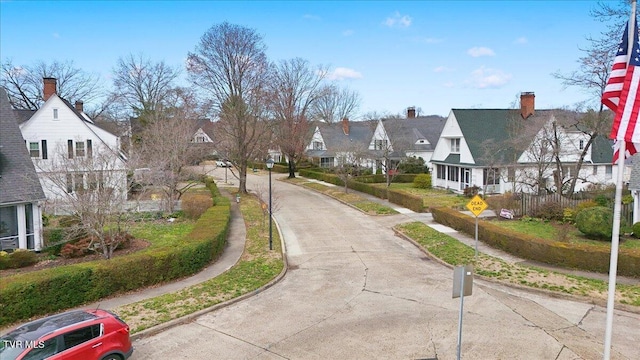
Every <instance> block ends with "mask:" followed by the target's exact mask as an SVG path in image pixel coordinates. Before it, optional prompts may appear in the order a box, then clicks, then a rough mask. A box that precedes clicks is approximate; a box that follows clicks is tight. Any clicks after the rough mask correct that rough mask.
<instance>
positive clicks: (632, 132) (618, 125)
mask: <svg viewBox="0 0 640 360" xmlns="http://www.w3.org/2000/svg"><path fill="white" fill-rule="evenodd" d="M627 31H628V30H625V35H624V36H623V40H622V43H625V39H628V37H627V36H626V35H627ZM633 34H634V36H633V39H632V42H633V48H632V50H631V54H630V56H629V64H628V65H627V66H626V70H625V75H624V82H623V83H622V89H621V91H620V92H619V97H618V98H616V96H615V95H614V94H615V91H613V89H615V88H614V87H613V83H612V87H611V89H612V91H611V92H610V94H611V95H612V96H610V97H608V98H607V99H606V101H611V104H614V107H611V106H610V105H609V104H607V103H605V98H604V95H603V98H602V103H603V104H605V105H607V106H608V107H609V108H611V109H612V110H613V111H615V113H616V115H615V118H614V120H613V127H612V128H611V134H610V135H609V137H610V138H612V139H614V140H615V142H616V148H619V144H620V143H619V142H620V141H625V142H626V145H625V147H626V151H625V154H624V158H627V157H629V156H631V155H633V154H635V153H636V152H637V150H638V149H640V126H636V125H637V123H638V113H639V111H640V41H639V39H638V38H639V36H638V24H637V22H636V24H635V27H634V31H633ZM620 52H621V50H618V53H620ZM624 52H626V50H624ZM617 65H618V66H619V64H618V56H616V60H615V61H614V65H613V70H612V71H611V77H610V79H609V82H611V81H612V79H613V78H614V73H615V72H616V71H617V68H616V66H617ZM616 77H619V75H617V76H616ZM616 81H617V80H616ZM607 87H609V85H608V84H607ZM605 94H606V88H605ZM615 104H617V105H615ZM616 148H614V154H613V159H614V160H613V161H614V162H615V161H616V160H617V159H618V157H619V151H618V150H617V149H616Z"/></svg>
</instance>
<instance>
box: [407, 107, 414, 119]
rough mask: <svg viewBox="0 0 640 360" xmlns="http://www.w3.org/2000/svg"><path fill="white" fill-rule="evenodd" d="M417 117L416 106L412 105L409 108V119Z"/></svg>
mask: <svg viewBox="0 0 640 360" xmlns="http://www.w3.org/2000/svg"><path fill="white" fill-rule="evenodd" d="M415 117H416V108H415V107H414V106H410V107H408V108H407V119H413V118H415Z"/></svg>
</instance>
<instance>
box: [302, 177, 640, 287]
mask: <svg viewBox="0 0 640 360" xmlns="http://www.w3.org/2000/svg"><path fill="white" fill-rule="evenodd" d="M307 180H309V181H310V182H317V183H321V184H323V185H327V186H335V185H333V184H329V183H325V182H323V181H319V180H315V179H307ZM349 192H353V193H355V194H358V195H359V196H361V197H363V198H366V199H367V200H369V201H372V202H375V203H378V204H381V205H385V206H388V207H390V208H392V209H394V210H395V211H397V212H398V213H400V214H402V215H404V216H406V217H408V218H410V219H412V220H414V221H420V222H423V223H425V224H427V225H428V226H430V227H431V228H433V229H435V230H437V231H439V232H441V233H445V234H447V235H449V236H451V237H453V238H455V239H457V240H458V241H460V242H461V243H464V244H466V245H468V246H470V247H472V248H474V249H475V247H476V241H475V238H474V237H473V236H469V235H467V234H465V233H461V232H459V231H457V230H455V229H452V228H450V227H448V226H444V225H441V224H439V223H437V222H435V221H434V220H433V216H432V215H431V213H416V212H414V211H412V210H410V209H407V208H404V207H401V206H399V205H397V204H394V203H392V202H389V201H388V200H384V199H380V198H377V197H375V196H373V195H369V194H366V193H362V192H358V191H355V190H352V189H349ZM462 213H464V214H467V215H469V216H473V214H472V213H471V211H462ZM495 216H497V215H496V214H495V213H494V212H493V211H491V210H485V211H484V212H482V214H480V216H479V217H480V218H488V217H495ZM477 246H478V253H484V254H487V255H490V256H493V257H496V258H499V259H502V260H504V261H506V262H507V263H511V264H518V265H522V266H534V267H537V268H541V269H545V270H548V271H554V272H558V273H562V274H567V275H574V276H581V277H584V278H588V279H595V280H602V281H605V282H608V281H609V274H603V273H595V272H590V271H583V270H575V269H567V268H562V267H558V266H553V265H549V264H545V263H541V262H537V261H532V260H527V259H523V258H519V257H517V256H514V255H512V254H509V253H507V252H504V251H502V250H500V249H496V248H494V247H491V246H489V245H487V244H485V243H484V242H482V241H480V240H478V244H477ZM616 283H617V284H623V285H634V286H640V279H637V278H632V277H625V276H620V275H618V276H616Z"/></svg>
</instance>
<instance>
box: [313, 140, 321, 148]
mask: <svg viewBox="0 0 640 360" xmlns="http://www.w3.org/2000/svg"><path fill="white" fill-rule="evenodd" d="M313 150H322V141H314V142H313Z"/></svg>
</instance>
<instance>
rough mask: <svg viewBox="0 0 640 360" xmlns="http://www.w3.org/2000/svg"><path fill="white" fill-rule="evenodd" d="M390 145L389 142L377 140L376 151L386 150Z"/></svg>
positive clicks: (375, 142)
mask: <svg viewBox="0 0 640 360" xmlns="http://www.w3.org/2000/svg"><path fill="white" fill-rule="evenodd" d="M388 145H389V143H388V142H387V140H375V141H374V144H373V146H374V148H375V150H385V149H386V148H387V146H388Z"/></svg>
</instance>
